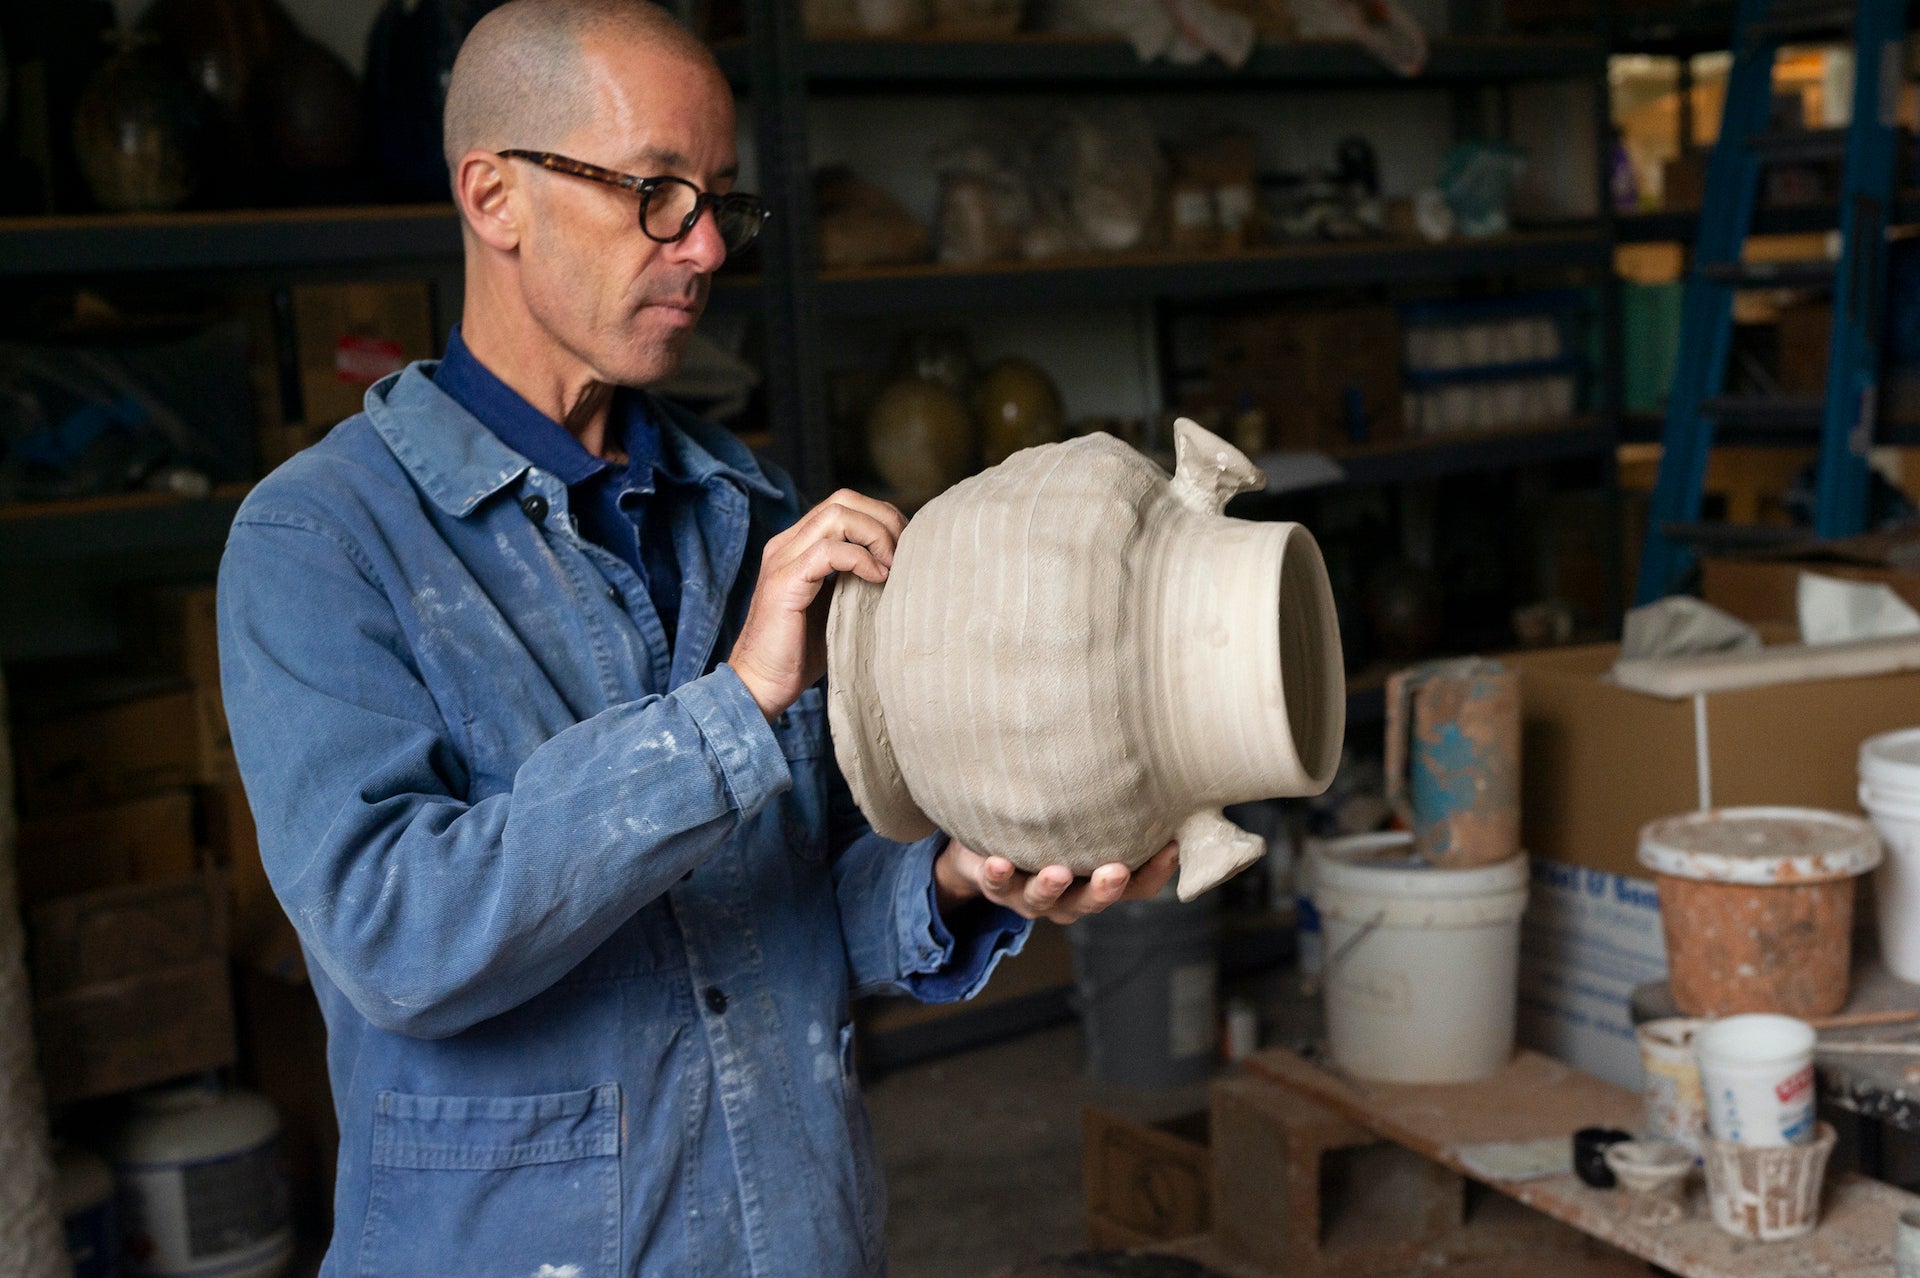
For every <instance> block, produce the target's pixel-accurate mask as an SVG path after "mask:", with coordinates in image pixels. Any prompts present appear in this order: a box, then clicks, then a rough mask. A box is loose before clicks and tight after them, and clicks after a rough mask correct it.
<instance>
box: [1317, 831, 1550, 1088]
mask: <svg viewBox="0 0 1920 1278" xmlns="http://www.w3.org/2000/svg"><path fill="white" fill-rule="evenodd" d="M1310 855H1311V856H1312V857H1313V858H1314V864H1313V897H1314V903H1315V905H1316V906H1317V907H1318V909H1319V911H1320V920H1321V927H1322V928H1323V929H1324V931H1325V934H1326V952H1327V958H1326V977H1325V988H1326V1006H1327V1038H1328V1042H1329V1045H1330V1046H1331V1048H1332V1050H1333V1058H1334V1060H1335V1062H1337V1063H1338V1064H1339V1065H1340V1067H1341V1068H1342V1069H1344V1070H1346V1071H1347V1072H1348V1073H1350V1074H1353V1075H1354V1076H1356V1077H1358V1078H1369V1079H1376V1080H1380V1081H1383V1082H1395V1083H1463V1082H1469V1081H1471V1080H1473V1079H1477V1078H1485V1077H1487V1076H1488V1075H1490V1074H1494V1073H1497V1072H1498V1071H1499V1070H1500V1069H1501V1067H1503V1066H1504V1065H1506V1063H1507V1062H1508V1061H1509V1060H1511V1059H1512V1057H1513V1029H1514V1011H1515V1004H1516V1002H1517V991H1518V982H1519V973H1520V915H1521V913H1522V912H1523V911H1524V910H1525V909H1526V906H1527V858H1526V857H1525V856H1513V857H1508V858H1507V859H1506V860H1504V861H1496V862H1494V863H1493V864H1491V865H1481V866H1474V867H1471V868H1468V869H1459V870H1451V869H1440V868H1438V867H1435V866H1432V865H1429V864H1428V863H1427V862H1425V861H1424V860H1421V859H1420V858H1419V857H1417V856H1415V855H1414V854H1413V839H1412V836H1411V835H1410V834H1406V833H1391V834H1363V835H1355V836H1353V837H1351V838H1345V839H1333V840H1330V841H1327V842H1324V843H1316V844H1314V845H1313V846H1312V848H1311V850H1310Z"/></svg>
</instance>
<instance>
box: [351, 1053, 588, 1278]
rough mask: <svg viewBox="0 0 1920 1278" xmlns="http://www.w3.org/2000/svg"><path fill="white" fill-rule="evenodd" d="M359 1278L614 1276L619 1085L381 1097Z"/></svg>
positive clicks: (385, 1094) (376, 1113)
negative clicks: (514, 1092) (537, 1091)
mask: <svg viewBox="0 0 1920 1278" xmlns="http://www.w3.org/2000/svg"><path fill="white" fill-rule="evenodd" d="M372 1164H373V1167H372V1173H373V1174H372V1180H371V1193H370V1197H369V1200H368V1203H367V1224H366V1230H365V1232H364V1234H363V1235H362V1237H361V1242H360V1265H359V1272H360V1274H361V1275H362V1278H388V1276H389V1275H391V1276H393V1278H399V1276H401V1275H405V1276H406V1278H418V1276H419V1275H421V1274H451V1273H463V1274H481V1273H486V1274H503V1275H514V1276H516V1278H519V1276H522V1275H524V1276H525V1278H534V1275H559V1274H564V1275H566V1276H567V1278H613V1275H614V1274H615V1273H617V1272H618V1270H619V1264H620V1087H619V1085H618V1084H616V1083H602V1084H601V1085H600V1086H598V1087H594V1088H589V1089H587V1090H586V1091H578V1092H560V1093H556V1094H553V1095H548V1096H414V1095H409V1094H407V1093H404V1092H381V1093H380V1094H379V1096H378V1097H377V1098H376V1101H375V1105H374V1114H373V1157H372Z"/></svg>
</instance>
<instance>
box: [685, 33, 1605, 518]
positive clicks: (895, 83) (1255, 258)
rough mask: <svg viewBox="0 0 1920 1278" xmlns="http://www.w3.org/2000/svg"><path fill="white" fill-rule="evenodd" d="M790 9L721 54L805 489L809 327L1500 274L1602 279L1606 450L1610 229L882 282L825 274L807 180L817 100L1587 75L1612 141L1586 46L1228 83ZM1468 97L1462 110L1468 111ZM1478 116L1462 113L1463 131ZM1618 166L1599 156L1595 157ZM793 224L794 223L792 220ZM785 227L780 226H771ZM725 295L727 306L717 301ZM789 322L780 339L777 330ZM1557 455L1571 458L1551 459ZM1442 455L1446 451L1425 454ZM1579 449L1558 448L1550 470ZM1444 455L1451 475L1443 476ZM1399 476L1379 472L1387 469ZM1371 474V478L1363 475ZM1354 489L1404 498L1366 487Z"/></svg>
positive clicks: (1204, 75)
mask: <svg viewBox="0 0 1920 1278" xmlns="http://www.w3.org/2000/svg"><path fill="white" fill-rule="evenodd" d="M790 7H791V6H789V5H784V4H773V5H765V6H748V14H747V17H748V30H747V38H746V40H745V42H744V43H743V44H740V45H735V46H731V47H726V48H722V49H721V50H719V55H720V58H721V62H722V66H723V68H724V69H725V70H726V71H727V72H728V74H729V75H730V76H732V77H733V78H734V80H735V83H736V84H737V85H739V86H740V87H742V89H743V90H744V91H745V96H746V98H747V100H748V108H749V109H750V110H751V112H752V113H753V119H754V126H755V133H756V138H757V140H758V143H759V153H760V169H761V177H760V181H761V183H762V185H763V186H764V187H765V188H766V190H767V193H768V194H769V196H771V197H772V198H773V200H774V202H775V206H776V207H778V208H780V209H781V211H782V216H781V217H780V218H778V219H776V220H775V223H774V224H772V225H770V227H769V232H770V234H769V237H768V238H769V240H771V241H774V242H772V243H770V244H769V245H768V250H767V255H766V257H767V270H766V276H765V280H764V287H765V293H766V296H765V305H766V309H767V314H768V316H769V323H770V328H769V333H768V340H767V346H768V349H769V350H770V351H776V350H777V351H778V357H777V358H776V359H773V360H772V361H771V363H770V367H769V368H768V370H767V372H768V383H767V389H768V401H769V403H771V404H773V405H774V406H775V410H774V411H775V412H776V413H779V414H782V418H781V420H777V421H776V422H775V423H774V434H775V437H776V438H777V439H780V440H781V441H782V442H783V445H784V447H783V449H782V452H783V453H784V460H786V461H787V462H788V464H789V466H790V468H792V469H793V470H794V471H795V473H796V476H797V477H798V478H799V480H800V482H801V485H802V487H803V489H808V490H811V491H826V490H827V489H828V488H829V487H831V485H832V481H833V475H832V471H831V466H830V462H829V459H830V458H831V456H832V452H833V448H832V439H831V435H830V427H829V426H828V424H827V417H826V412H825V408H824V403H825V391H824V385H825V377H824V370H823V369H822V367H821V366H820V363H819V360H818V357H817V354H816V353H815V352H816V351H817V346H816V345H815V343H814V341H813V339H812V338H810V337H807V338H805V339H804V340H803V341H801V342H798V343H786V342H784V341H782V342H776V338H785V337H786V336H787V335H788V334H790V333H793V332H794V330H795V328H796V327H804V325H795V324H794V323H793V322H792V320H793V318H794V317H798V316H806V317H837V316H863V315H864V316H876V315H888V316H891V315H909V314H913V313H938V312H952V311H959V310H969V309H984V308H998V309H1007V308H1021V307H1031V306H1061V305H1097V304H1102V303H1108V304H1111V303H1119V302H1132V301H1142V300H1153V301H1157V302H1165V301H1182V300H1185V301H1193V300H1209V299H1225V298H1245V297H1251V296H1258V295H1265V294H1278V293H1283V292H1298V291H1302V290H1309V289H1324V288H1339V287H1348V286H1363V285H1376V284H1382V283H1388V282H1401V281H1415V280H1418V281H1433V280H1442V279H1451V278H1466V277H1473V276H1487V275H1502V274H1510V273H1514V272H1523V271H1528V270H1535V269H1542V268H1571V269H1588V270H1592V271H1593V272H1594V273H1595V274H1596V276H1601V277H1602V294H1603V300H1602V309H1603V312H1604V315H1603V319H1602V332H1603V334H1604V335H1605V337H1604V340H1603V342H1602V355H1601V361H1600V362H1601V368H1600V370H1599V376H1598V378H1597V379H1596V380H1597V385H1598V386H1599V388H1600V391H1599V398H1600V400H1601V403H1600V407H1599V412H1598V416H1597V419H1596V421H1597V425H1589V426H1586V427H1584V428H1580V429H1576V430H1572V431H1568V432H1565V434H1567V435H1569V436H1573V435H1578V436H1579V437H1580V438H1581V439H1582V440H1583V448H1582V450H1581V451H1583V452H1585V453H1588V454H1591V453H1593V452H1599V451H1604V448H1603V447H1601V446H1599V445H1598V441H1600V440H1601V439H1602V438H1603V437H1604V438H1605V439H1607V440H1610V439H1611V430H1612V424H1613V415H1614V410H1613V405H1614V404H1616V403H1617V402H1618V395H1617V387H1618V357H1617V353H1616V352H1615V350H1614V347H1615V346H1616V345H1617V341H1616V335H1617V329H1618V325H1617V320H1616V319H1615V318H1614V316H1615V313H1616V309H1617V301H1616V299H1614V298H1613V297H1612V288H1611V286H1610V285H1609V284H1608V283H1606V281H1607V280H1609V279H1610V273H1608V271H1607V268H1608V267H1609V266H1610V265H1611V262H1612V253H1613V243H1614V240H1613V236H1612V233H1611V225H1610V219H1609V218H1608V216H1607V214H1606V212H1605V211H1604V210H1596V218H1595V220H1594V221H1592V222H1590V223H1586V224H1582V225H1577V226H1562V227H1554V228H1541V229H1523V230H1522V231H1520V232H1519V233H1517V234H1514V235H1511V236H1506V237H1501V238H1499V239H1494V240H1485V241H1462V242H1456V243H1446V244H1437V245H1435V244H1425V243H1417V242H1406V241H1361V242H1349V243H1326V244H1322V243H1310V244H1287V245H1278V246H1273V247H1270V248H1265V249H1261V250H1255V251H1250V252H1243V253H1234V254H1216V255H1209V256H1193V255H1179V254H1140V255H1119V256H1101V257H1088V258H1082V259H1076V260H1070V261H1062V260H1052V261H1043V262H1037V263H1007V264H998V263H996V264H993V265H991V266H986V267H979V268H972V269H967V270H956V269H953V268H950V267H942V266H939V265H926V266H912V267H898V268H889V269H882V270H866V271H835V272H821V271H820V270H819V269H818V267H817V265H816V264H815V261H814V244H813V233H812V232H813V220H812V209H811V182H812V168H811V163H810V160H809V157H808V151H807V145H808V142H807V133H806V120H807V113H808V104H809V102H810V101H811V100H812V98H814V97H816V96H823V95H835V96H849V95H877V94H881V93H897V94H947V95H951V94H955V93H966V94H972V93H983V92H993V91H1032V90H1040V89H1065V90H1074V89H1078V90H1098V89H1107V90H1124V91H1128V92H1132V91H1137V90H1141V89H1146V88H1154V89H1159V90H1165V91H1177V90H1192V91H1212V92H1218V91H1220V90H1222V89H1229V88H1230V89H1236V90H1247V91H1259V92H1275V91H1285V90H1302V89H1319V88H1327V87H1333V86H1365V87H1368V88H1371V89H1379V90H1387V89H1396V88H1402V87H1405V88H1415V89H1431V88H1435V87H1444V88H1448V89H1452V90H1456V91H1461V92H1466V91H1470V90H1473V89H1476V88H1479V87H1488V86H1491V87H1505V86H1510V85H1512V84H1514V83H1516V82H1521V81H1528V80H1551V79H1567V78H1583V79H1591V80H1592V81H1593V82H1594V83H1595V84H1596V85H1598V86H1600V89H1601V91H1600V92H1598V93H1597V94H1596V100H1597V105H1596V127H1599V128H1600V129H1601V133H1600V134H1599V135H1598V136H1602V137H1604V136H1605V126H1606V123H1607V118H1606V112H1607V106H1606V94H1605V92H1604V85H1605V76H1606V65H1607V47H1606V45H1605V43H1604V42H1603V41H1602V40H1599V39H1595V38H1593V37H1591V36H1582V37H1510V36H1500V37H1488V38H1460V37H1450V38H1440V39H1436V40H1435V41H1434V42H1433V46H1432V53H1431V59H1430V63H1429V66H1428V68H1427V70H1426V71H1425V72H1423V74H1421V75H1420V76H1417V77H1411V78H1409V77H1403V76H1399V75H1397V74H1395V73H1394V72H1393V71H1391V70H1389V69H1388V68H1387V67H1385V66H1384V65H1382V64H1380V63H1379V62H1377V61H1375V60H1374V59H1373V58H1371V57H1370V56H1369V55H1368V54H1366V53H1365V51H1363V50H1362V49H1360V48H1359V47H1358V46H1357V45H1352V44H1346V43H1330V42H1316V41H1309V42H1293V43H1286V44H1278V43H1269V44H1262V45H1260V46H1258V47H1256V49H1255V51H1254V53H1253V55H1252V57H1251V58H1250V59H1249V60H1248V63H1247V64H1246V65H1245V66H1244V67H1241V68H1239V69H1229V68H1227V67H1225V66H1224V65H1222V64H1220V63H1218V62H1206V63H1201V64H1197V65H1193V66H1173V65H1169V64H1165V63H1159V62H1142V61H1141V60H1140V59H1139V58H1138V57H1137V56H1136V55H1135V54H1134V52H1133V50H1132V49H1131V47H1130V46H1128V45H1127V44H1126V43H1124V42H1122V41H1119V40H1113V39H1088V38H1079V37H1063V36H1015V37H1009V38H1005V39H994V40H955V39H933V38H895V37H876V38H848V39H814V40H807V39H803V38H801V36H800V33H799V32H798V30H797V26H798V24H797V21H796V20H795V16H794V15H793V14H792V13H790V12H789V11H788V10H789V9H790ZM1460 105H1461V100H1460V99H1456V106H1457V107H1459V106H1460ZM1463 114H1464V112H1463V111H1461V110H1456V115H1457V116H1459V115H1463ZM1597 149H1598V150H1601V151H1604V148H1597ZM1604 167H1605V161H1604V155H1599V156H1596V170H1597V172H1598V173H1599V175H1600V182H1599V187H1598V189H1599V190H1602V191H1604V190H1605V189H1606V183H1605V178H1604ZM782 223H785V224H786V225H785V226H782V225H781V224H782ZM776 228H778V229H776ZM718 293H719V290H716V296H718ZM776 324H777V325H778V326H779V330H778V331H776V330H775V329H774V328H773V327H772V326H773V325H776ZM1456 447H1459V446H1455V445H1450V444H1446V443H1441V442H1436V443H1434V444H1432V445H1427V446H1424V447H1422V448H1421V449H1418V450H1415V451H1417V452H1419V453H1420V454H1421V463H1420V464H1419V465H1417V466H1415V467H1414V468H1413V469H1412V470H1410V471H1409V473H1419V472H1420V469H1421V467H1425V466H1429V465H1432V464H1435V463H1437V464H1438V466H1439V467H1440V468H1441V469H1443V470H1449V471H1450V470H1451V469H1454V468H1455V463H1454V460H1453V459H1454V458H1459V459H1461V461H1462V463H1463V464H1461V465H1459V466H1458V467H1457V469H1472V468H1475V467H1484V466H1494V465H1505V464H1516V461H1517V460H1521V459H1524V453H1523V452H1510V451H1506V450H1504V449H1503V448H1501V447H1498V446H1491V445H1487V444H1483V443H1475V444H1472V445H1469V446H1465V451H1463V452H1452V451H1451V450H1452V449H1454V448H1456ZM1560 447H1561V445H1560V444H1558V443H1556V445H1555V446H1554V448H1555V449H1558V448H1560ZM1429 449H1431V450H1432V451H1429ZM1564 455H1568V454H1565V453H1559V452H1557V451H1556V452H1554V453H1553V456H1564ZM1442 459H1446V460H1442ZM1396 465H1398V463H1393V464H1389V463H1385V462H1382V463H1381V464H1380V466H1379V470H1378V473H1379V474H1382V475H1386V474H1391V473H1393V471H1394V469H1395V466H1396ZM1359 473H1360V474H1365V473H1366V468H1365V466H1362V467H1361V469H1360V471H1359ZM1352 482H1361V483H1364V482H1382V483H1385V482H1394V481H1393V480H1392V479H1389V478H1380V479H1368V478H1356V479H1354V480H1353V481H1352Z"/></svg>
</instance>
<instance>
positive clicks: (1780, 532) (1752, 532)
mask: <svg viewBox="0 0 1920 1278" xmlns="http://www.w3.org/2000/svg"><path fill="white" fill-rule="evenodd" d="M1660 531H1661V532H1662V533H1663V534H1664V535H1665V536H1666V537H1667V538H1668V539H1669V540H1671V541H1677V542H1680V543H1682V544H1684V545H1688V546H1692V547H1694V548H1695V549H1696V550H1698V551H1700V552H1701V553H1703V554H1706V555H1713V554H1716V553H1721V552H1726V551H1737V550H1762V549H1767V548H1770V547H1773V546H1790V545H1793V544H1794V543H1796V542H1802V541H1806V540H1807V536H1808V534H1807V530H1806V529H1804V528H1792V527H1788V528H1782V527H1780V526H1779V525H1777V524H1715V523H1692V524H1683V523H1668V524H1662V525H1661V526H1660Z"/></svg>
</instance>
